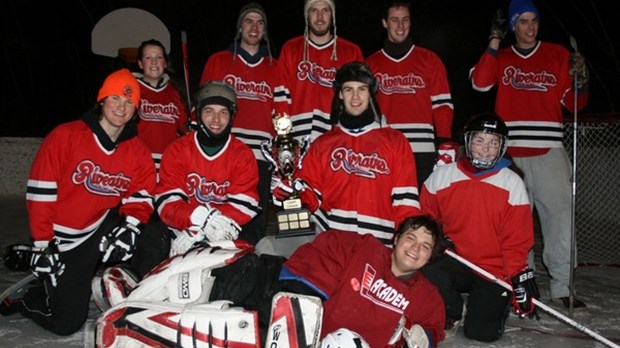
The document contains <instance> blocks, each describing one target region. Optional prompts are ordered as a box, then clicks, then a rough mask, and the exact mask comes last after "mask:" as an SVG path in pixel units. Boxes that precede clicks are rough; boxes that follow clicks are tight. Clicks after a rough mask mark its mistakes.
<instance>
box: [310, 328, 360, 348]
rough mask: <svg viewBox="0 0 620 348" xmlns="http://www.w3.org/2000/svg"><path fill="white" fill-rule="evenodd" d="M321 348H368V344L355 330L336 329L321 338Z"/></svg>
mask: <svg viewBox="0 0 620 348" xmlns="http://www.w3.org/2000/svg"><path fill="white" fill-rule="evenodd" d="M321 348H370V345H369V344H368V342H366V340H364V338H362V336H360V335H359V334H358V333H357V332H355V331H351V330H348V329H338V330H336V331H334V332H331V333H329V334H327V336H325V338H323V340H322V341H321Z"/></svg>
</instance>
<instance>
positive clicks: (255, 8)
mask: <svg viewBox="0 0 620 348" xmlns="http://www.w3.org/2000/svg"><path fill="white" fill-rule="evenodd" d="M252 12H254V13H258V14H259V15H261V16H262V17H263V21H264V22H265V33H264V35H263V40H264V41H265V42H266V43H267V53H268V54H269V64H270V65H271V62H272V59H273V58H272V56H271V47H270V43H269V34H268V31H267V28H268V26H267V13H266V12H265V9H264V8H263V6H261V5H260V4H258V3H255V2H251V3H249V4H247V5H245V6H243V7H242V8H241V10H240V11H239V17H238V18H237V27H236V31H237V33H236V34H235V48H234V50H235V52H234V55H233V61H234V60H235V58H236V56H237V52H236V51H237V45H236V42H237V41H238V40H239V39H241V24H242V23H243V19H244V18H245V16H246V15H247V14H248V13H252Z"/></svg>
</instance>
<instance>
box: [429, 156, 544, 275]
mask: <svg viewBox="0 0 620 348" xmlns="http://www.w3.org/2000/svg"><path fill="white" fill-rule="evenodd" d="M464 161H469V160H468V159H467V157H462V158H461V159H459V161H457V162H456V163H451V164H447V165H445V166H442V167H439V168H437V170H435V171H434V172H433V173H432V174H431V175H430V176H429V178H428V179H427V180H426V182H425V183H424V186H423V187H422V193H421V196H420V203H421V205H422V211H423V212H425V213H428V214H430V215H432V216H433V217H435V218H436V219H437V221H439V223H441V225H442V228H443V232H444V234H445V235H446V236H447V237H448V238H450V239H451V240H452V241H453V242H454V245H455V246H456V252H457V253H458V254H459V255H461V256H463V257H464V258H466V259H467V260H469V261H471V262H473V263H474V264H476V265H478V266H480V267H482V268H483V269H484V270H486V271H488V272H490V273H492V274H493V275H495V276H496V277H498V278H500V279H507V277H511V276H513V275H515V274H516V273H517V272H519V271H521V270H523V268H524V267H526V265H527V256H528V252H529V250H530V249H531V248H532V246H533V245H534V225H533V222H532V211H531V208H530V204H529V199H528V196H527V192H526V189H525V184H524V183H523V180H522V179H521V178H520V177H519V176H518V175H517V174H516V173H515V172H513V171H512V170H510V169H508V168H507V166H508V165H509V164H510V162H509V161H507V160H505V159H503V160H501V162H500V163H498V164H497V165H496V167H495V169H492V170H489V171H486V172H482V173H479V175H475V174H472V173H471V172H470V171H468V170H467V169H466V167H465V166H464V165H463V163H464Z"/></svg>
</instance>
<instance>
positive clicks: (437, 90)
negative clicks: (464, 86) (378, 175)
mask: <svg viewBox="0 0 620 348" xmlns="http://www.w3.org/2000/svg"><path fill="white" fill-rule="evenodd" d="M366 63H367V64H368V66H369V67H370V68H371V69H372V71H373V73H374V75H375V77H376V78H377V81H378V82H379V90H378V91H377V102H378V103H379V107H380V108H381V112H382V113H383V115H384V116H385V118H386V120H387V122H388V123H389V125H390V126H391V127H392V128H395V129H398V130H400V131H401V132H403V134H405V137H406V138H407V140H409V144H410V145H411V149H412V150H413V151H414V153H422V152H432V153H434V152H435V135H437V137H439V138H451V137H452V130H451V128H452V119H453V117H454V106H453V104H452V95H451V94H450V85H449V84H448V75H447V73H446V68H445V66H444V64H443V62H442V61H441V59H440V58H439V56H437V54H435V53H434V52H432V51H430V50H428V49H426V48H423V47H420V46H415V45H413V46H411V49H410V50H409V52H407V54H406V55H405V56H404V57H402V58H400V59H398V60H395V59H394V58H392V57H390V56H389V55H387V53H385V52H384V51H383V50H380V51H377V52H375V53H374V54H372V55H371V56H370V57H368V58H367V60H366Z"/></svg>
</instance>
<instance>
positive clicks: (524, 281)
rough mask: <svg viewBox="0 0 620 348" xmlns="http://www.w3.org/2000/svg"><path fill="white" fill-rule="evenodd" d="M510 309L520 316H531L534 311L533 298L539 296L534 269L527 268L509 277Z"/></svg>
mask: <svg viewBox="0 0 620 348" xmlns="http://www.w3.org/2000/svg"><path fill="white" fill-rule="evenodd" d="M511 282H512V309H513V311H514V312H515V313H516V314H518V315H519V316H520V317H524V316H528V317H530V318H531V317H532V316H533V315H534V314H535V313H536V305H535V304H534V302H533V301H534V299H535V298H538V297H540V293H539V292H538V285H536V279H535V278H534V271H532V270H531V269H530V268H527V269H525V270H523V271H521V272H519V273H517V274H516V275H514V276H513V277H512V278H511Z"/></svg>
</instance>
